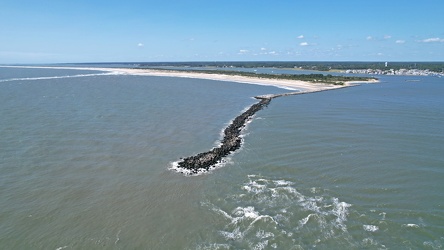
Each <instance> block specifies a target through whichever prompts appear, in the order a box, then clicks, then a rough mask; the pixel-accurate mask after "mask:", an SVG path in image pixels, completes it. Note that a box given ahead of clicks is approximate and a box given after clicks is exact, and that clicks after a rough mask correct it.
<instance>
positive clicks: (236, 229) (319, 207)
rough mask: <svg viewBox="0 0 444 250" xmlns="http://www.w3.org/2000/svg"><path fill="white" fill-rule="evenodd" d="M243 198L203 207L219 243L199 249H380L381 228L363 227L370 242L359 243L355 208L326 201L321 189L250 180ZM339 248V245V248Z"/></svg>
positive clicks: (240, 194)
mask: <svg viewBox="0 0 444 250" xmlns="http://www.w3.org/2000/svg"><path fill="white" fill-rule="evenodd" d="M238 191H239V192H237V193H236V194H234V195H229V196H227V197H225V198H223V197H222V198H221V199H218V200H217V201H216V202H217V203H216V202H210V201H205V202H202V203H201V206H202V207H204V208H205V209H208V210H209V211H210V212H211V213H213V214H214V216H215V217H216V218H218V220H222V221H224V223H222V224H221V226H220V227H219V229H218V232H217V236H216V238H217V239H218V240H217V242H206V243H204V244H201V245H200V246H198V249H287V248H288V247H289V246H293V247H294V246H295V247H296V248H295V249H299V248H300V249H305V248H307V247H309V248H315V247H321V248H322V247H325V246H328V245H331V244H332V242H336V241H338V240H339V241H341V242H344V244H345V245H344V246H347V247H355V248H356V247H357V248H359V247H364V246H368V244H369V242H367V241H368V240H371V245H373V246H375V245H376V246H381V245H379V243H378V242H377V241H376V240H374V239H373V238H371V233H374V232H376V231H378V229H379V228H378V227H377V226H373V225H366V224H361V230H362V232H363V234H366V236H369V237H368V238H366V239H367V241H355V240H354V239H353V237H352V235H351V234H350V233H349V227H350V226H353V225H348V223H347V222H348V219H349V216H350V213H351V211H350V209H351V208H352V207H353V205H352V204H350V203H347V202H345V201H342V200H341V199H340V198H336V197H332V196H330V195H328V193H327V191H324V190H321V189H320V188H311V189H308V190H306V191H304V192H301V191H299V190H298V189H296V184H295V183H294V182H292V181H289V180H285V179H270V178H264V177H261V176H258V175H249V176H248V180H247V181H246V182H245V183H243V184H242V185H241V186H240V187H239V190H238ZM335 244H336V243H335Z"/></svg>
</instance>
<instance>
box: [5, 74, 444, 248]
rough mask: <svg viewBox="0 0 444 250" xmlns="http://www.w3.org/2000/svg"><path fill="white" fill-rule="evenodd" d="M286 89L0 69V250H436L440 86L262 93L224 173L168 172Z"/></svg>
mask: <svg viewBox="0 0 444 250" xmlns="http://www.w3.org/2000/svg"><path fill="white" fill-rule="evenodd" d="M412 79H414V80H419V81H415V82H411V81H409V80H412ZM406 80H407V81H406ZM286 91H287V90H284V89H278V88H275V87H265V86H256V85H249V84H239V83H231V82H219V81H209V80H197V79H181V78H169V77H148V76H129V75H116V74H109V73H103V72H95V71H87V70H81V71H78V70H55V69H18V68H15V69H12V68H0V107H1V108H0V117H1V119H0V171H1V174H0V225H1V226H0V248H2V249H59V250H61V249H314V248H317V249H442V248H443V244H444V182H443V181H442V180H443V179H444V154H443V153H444V146H443V145H444V130H443V128H444V98H443V94H444V80H443V79H442V78H434V77H402V76H386V77H381V83H378V84H363V85H361V86H358V87H353V88H346V89H341V90H335V91H327V92H320V93H314V94H308V95H299V96H288V97H281V98H278V99H274V100H273V101H272V102H271V104H270V105H269V106H268V107H267V108H266V109H263V110H261V111H259V112H258V113H257V115H256V116H255V118H254V119H253V120H252V122H251V123H249V124H248V126H247V128H246V130H245V131H244V144H243V146H242V148H241V149H240V150H239V151H237V152H235V153H234V154H233V155H231V156H230V157H229V159H228V163H226V164H225V165H224V166H222V167H220V168H218V169H215V170H214V171H212V172H210V173H208V174H203V175H200V176H194V177H186V176H183V175H182V174H180V173H177V172H175V171H173V170H170V167H171V166H172V163H173V162H175V161H177V160H179V159H180V158H181V157H187V156H190V155H193V154H196V153H199V152H203V151H207V150H208V149H211V148H212V147H213V146H215V145H217V144H218V141H219V139H220V137H221V131H222V130H223V129H224V128H225V127H226V126H227V125H228V124H229V122H230V121H231V120H232V119H234V118H235V117H236V116H237V115H238V114H240V113H241V112H242V111H243V110H244V109H245V108H247V107H248V106H250V105H251V104H253V103H255V102H256V100H254V99H253V98H252V97H253V96H256V95H262V94H270V93H283V92H286Z"/></svg>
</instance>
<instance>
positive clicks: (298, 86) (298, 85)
mask: <svg viewBox="0 0 444 250" xmlns="http://www.w3.org/2000/svg"><path fill="white" fill-rule="evenodd" d="M0 68H34V69H71V70H91V71H104V72H110V73H116V74H123V75H140V76H158V77H179V78H192V79H204V80H213V81H225V82H236V83H245V84H255V85H262V86H273V87H278V88H282V89H286V90H292V91H303V92H307V91H308V92H317V91H321V90H331V89H338V88H345V87H349V86H353V85H355V84H360V83H375V82H378V81H377V80H374V81H362V82H360V81H359V82H356V81H350V82H345V83H344V85H333V84H325V83H311V82H306V81H299V80H285V79H266V78H259V77H257V78H256V77H248V76H237V75H226V74H223V72H221V74H205V73H192V72H179V71H163V70H153V69H130V68H100V67H56V66H54V67H52V66H49V67H46V66H0Z"/></svg>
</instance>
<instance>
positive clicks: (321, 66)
mask: <svg viewBox="0 0 444 250" xmlns="http://www.w3.org/2000/svg"><path fill="white" fill-rule="evenodd" d="M138 64H139V65H140V67H216V68H229V67H235V68H262V67H264V68H294V69H303V70H317V71H330V70H347V69H351V70H354V69H356V70H359V69H373V70H378V69H379V70H386V69H394V70H399V69H418V70H426V69H428V70H430V71H432V72H438V73H439V72H443V71H444V62H388V64H387V67H386V66H385V61H381V62H314V61H309V62H291V61H286V62H273V61H266V62H261V61H257V62H228V61H227V62H145V63H138Z"/></svg>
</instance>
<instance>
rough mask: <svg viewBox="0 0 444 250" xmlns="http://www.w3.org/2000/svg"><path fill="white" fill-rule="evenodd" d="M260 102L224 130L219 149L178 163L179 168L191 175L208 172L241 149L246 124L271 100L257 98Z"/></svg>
mask: <svg viewBox="0 0 444 250" xmlns="http://www.w3.org/2000/svg"><path fill="white" fill-rule="evenodd" d="M256 99H259V100H260V101H259V102H258V103H255V104H253V105H252V106H251V107H250V108H249V109H248V110H247V111H245V112H243V113H242V114H240V115H239V116H238V117H236V118H235V119H234V120H233V122H232V123H231V124H230V125H229V126H228V127H227V128H226V129H225V130H224V133H223V134H224V137H223V139H222V142H221V145H220V146H219V147H216V148H213V149H212V150H210V151H208V152H204V153H200V154H197V155H195V156H190V157H187V158H184V159H182V161H180V162H179V163H178V168H182V169H187V170H188V171H187V172H189V174H190V175H194V174H198V173H199V172H202V171H208V170H209V169H210V168H211V167H213V166H214V165H216V164H217V163H220V162H221V160H222V158H223V157H225V156H227V155H229V154H230V153H231V152H233V151H235V150H237V149H239V148H240V147H241V143H242V139H241V132H242V129H243V128H244V127H245V124H246V123H247V122H248V121H249V120H250V119H251V117H252V116H253V115H254V114H256V112H258V111H259V110H261V109H262V108H264V107H265V106H267V105H268V104H269V103H270V101H271V98H264V97H256Z"/></svg>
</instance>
